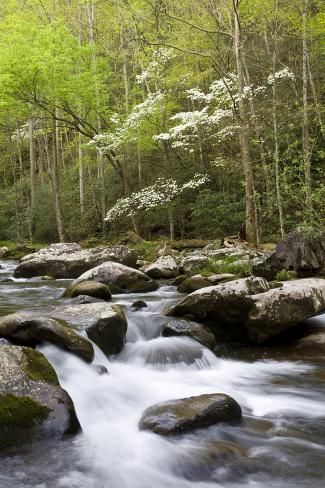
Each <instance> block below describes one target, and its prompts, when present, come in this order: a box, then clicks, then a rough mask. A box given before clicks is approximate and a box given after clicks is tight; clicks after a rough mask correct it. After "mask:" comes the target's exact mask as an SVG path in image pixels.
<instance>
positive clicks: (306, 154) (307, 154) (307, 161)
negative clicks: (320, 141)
mask: <svg viewBox="0 0 325 488" xmlns="http://www.w3.org/2000/svg"><path fill="white" fill-rule="evenodd" d="M307 11H308V0H305V3H304V9H303V13H302V29H303V34H302V97H303V122H302V151H303V161H304V171H305V192H306V204H307V206H308V207H309V208H311V206H312V198H311V197H312V189H311V150H310V141H309V123H308V74H307V63H308V46H307Z"/></svg>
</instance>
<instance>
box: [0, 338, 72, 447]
mask: <svg viewBox="0 0 325 488" xmlns="http://www.w3.org/2000/svg"><path fill="white" fill-rule="evenodd" d="M0 364H1V368H0V448H2V449H3V448H6V447H20V446H21V445H22V444H24V443H30V442H33V441H35V440H43V439H49V438H53V437H59V438H60V437H62V436H64V435H66V434H76V433H77V432H78V431H79V430H80V425H79V422H78V419H77V416H76V412H75V409H74V406H73V403H72V400H71V398H70V397H69V395H68V394H67V392H66V391H64V390H63V389H62V388H61V387H60V384H59V381H58V379H57V376H56V373H55V371H54V369H53V368H52V366H51V365H50V363H49V362H48V361H47V359H46V358H45V357H44V356H43V354H41V353H40V352H38V351H35V350H33V349H30V348H29V347H19V346H1V347H0Z"/></svg>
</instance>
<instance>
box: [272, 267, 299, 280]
mask: <svg viewBox="0 0 325 488" xmlns="http://www.w3.org/2000/svg"><path fill="white" fill-rule="evenodd" d="M296 278H297V272H296V271H286V270H285V269H282V270H281V271H278V273H277V274H276V275H275V280H276V281H290V280H295V279H296Z"/></svg>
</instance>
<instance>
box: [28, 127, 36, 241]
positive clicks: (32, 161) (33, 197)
mask: <svg viewBox="0 0 325 488" xmlns="http://www.w3.org/2000/svg"><path fill="white" fill-rule="evenodd" d="M29 160H30V218H29V238H30V240H31V241H32V240H33V234H34V219H35V205H36V186H35V180H36V178H35V146H34V121H33V119H29Z"/></svg>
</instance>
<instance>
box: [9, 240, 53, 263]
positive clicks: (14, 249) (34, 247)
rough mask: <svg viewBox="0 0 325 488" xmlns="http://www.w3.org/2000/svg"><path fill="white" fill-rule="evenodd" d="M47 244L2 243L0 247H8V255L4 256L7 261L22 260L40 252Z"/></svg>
mask: <svg viewBox="0 0 325 488" xmlns="http://www.w3.org/2000/svg"><path fill="white" fill-rule="evenodd" d="M45 246H47V244H44V243H41V242H35V243H34V242H33V243H32V244H31V243H30V242H19V243H17V242H13V241H0V247H7V248H8V253H7V254H6V255H5V256H4V258H5V259H21V258H22V257H24V256H26V254H30V253H32V252H35V251H38V250H39V249H41V248H42V247H45Z"/></svg>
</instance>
